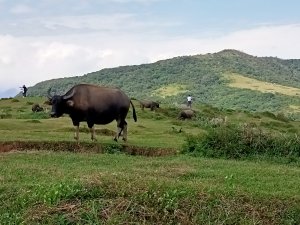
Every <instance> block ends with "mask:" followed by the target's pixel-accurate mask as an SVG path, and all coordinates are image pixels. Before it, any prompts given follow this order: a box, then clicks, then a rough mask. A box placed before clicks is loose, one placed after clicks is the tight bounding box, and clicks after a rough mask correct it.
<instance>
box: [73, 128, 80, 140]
mask: <svg viewBox="0 0 300 225" xmlns="http://www.w3.org/2000/svg"><path fill="white" fill-rule="evenodd" d="M74 139H75V140H76V141H77V142H78V141H79V125H77V126H75V134H74Z"/></svg>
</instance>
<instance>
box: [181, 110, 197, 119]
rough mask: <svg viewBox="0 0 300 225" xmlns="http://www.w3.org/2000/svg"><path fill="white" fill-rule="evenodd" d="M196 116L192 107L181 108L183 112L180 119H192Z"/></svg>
mask: <svg viewBox="0 0 300 225" xmlns="http://www.w3.org/2000/svg"><path fill="white" fill-rule="evenodd" d="M193 116H195V112H194V111H193V110H191V109H184V110H181V112H180V113H179V115H178V118H179V119H183V120H184V119H192V117H193Z"/></svg>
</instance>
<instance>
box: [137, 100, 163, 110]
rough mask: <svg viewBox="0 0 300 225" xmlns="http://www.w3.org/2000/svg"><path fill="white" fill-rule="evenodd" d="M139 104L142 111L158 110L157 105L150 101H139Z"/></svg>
mask: <svg viewBox="0 0 300 225" xmlns="http://www.w3.org/2000/svg"><path fill="white" fill-rule="evenodd" d="M139 103H140V106H141V109H142V110H144V108H150V109H151V111H153V110H155V109H156V108H159V103H157V102H154V101H151V100H140V101H139Z"/></svg>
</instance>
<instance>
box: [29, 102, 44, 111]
mask: <svg viewBox="0 0 300 225" xmlns="http://www.w3.org/2000/svg"><path fill="white" fill-rule="evenodd" d="M31 110H32V112H42V111H44V108H43V107H41V106H40V105H39V104H37V103H36V104H33V105H32V107H31Z"/></svg>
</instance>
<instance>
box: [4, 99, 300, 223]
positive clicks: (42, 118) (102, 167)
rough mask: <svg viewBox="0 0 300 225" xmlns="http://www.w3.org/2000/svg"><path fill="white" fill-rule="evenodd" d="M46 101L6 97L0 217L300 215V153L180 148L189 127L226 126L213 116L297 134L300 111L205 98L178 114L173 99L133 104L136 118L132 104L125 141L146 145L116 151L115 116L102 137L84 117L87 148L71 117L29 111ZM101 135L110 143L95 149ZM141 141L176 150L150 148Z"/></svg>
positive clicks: (264, 219) (149, 219)
mask: <svg viewBox="0 0 300 225" xmlns="http://www.w3.org/2000/svg"><path fill="white" fill-rule="evenodd" d="M43 101H44V99H42V98H26V99H23V98H20V99H18V100H13V99H7V100H0V116H2V119H0V201H1V203H2V204H0V224H299V223H300V188H299V187H300V167H299V163H297V160H296V162H295V161H293V162H290V161H288V160H280V159H279V158H278V160H265V159H264V158H260V157H256V159H253V158H252V159H250V158H249V159H247V158H246V159H244V160H233V159H210V158H203V157H193V156H190V155H183V154H180V153H179V152H180V151H181V149H182V146H183V145H184V144H186V141H187V137H188V136H190V135H192V136H194V135H197V137H199V138H201V137H203V136H205V134H206V133H207V132H208V131H209V129H211V128H213V127H215V126H219V125H216V124H213V123H211V120H212V119H213V118H225V117H226V120H227V122H226V123H232V124H245V123H247V124H252V125H253V124H256V125H257V126H260V127H261V128H262V129H263V130H266V131H272V132H273V133H276V132H283V133H285V134H294V135H298V132H299V128H298V127H299V122H297V121H286V120H285V119H286V118H284V117H282V116H280V115H273V114H269V113H260V114H249V113H247V112H235V111H222V110H218V109H214V108H211V107H209V106H203V105H202V106H200V105H199V106H195V109H196V110H197V115H198V117H197V119H194V120H191V121H180V120H178V119H177V118H176V116H177V111H176V110H174V109H172V108H167V106H163V105H162V109H160V110H159V111H157V112H151V111H148V110H145V111H144V112H142V111H141V110H140V109H139V107H138V105H137V104H135V105H136V109H137V115H138V122H137V123H134V122H133V119H132V118H131V113H129V118H128V119H127V121H128V124H129V133H128V138H129V141H128V143H127V144H126V145H128V146H131V147H134V148H137V149H140V151H137V153H138V154H139V155H135V156H133V155H129V154H125V153H123V152H122V151H113V150H114V148H118V147H119V144H116V143H114V142H113V141H112V135H111V134H112V132H113V131H114V130H115V126H116V124H115V123H111V124H109V125H106V126H97V127H96V128H97V139H98V141H97V143H94V142H92V141H91V140H90V135H89V133H88V132H85V130H86V125H84V123H82V125H81V127H82V132H81V133H80V145H81V146H84V147H85V148H84V151H81V149H80V148H79V151H76V149H74V151H73V149H72V148H73V146H76V143H75V140H73V127H72V123H71V120H70V119H69V118H68V117H63V118H59V119H51V118H48V116H47V113H38V114H37V113H32V112H31V105H32V103H39V104H42V103H43ZM43 106H44V107H49V106H46V105H43ZM168 107H169V106H168ZM15 143H17V144H16V145H14V144H15ZM120 143H122V142H121V141H120ZM99 145H100V146H102V145H103V146H104V147H105V148H109V150H110V151H106V152H104V153H102V154H100V153H98V152H96V151H94V150H93V146H99ZM16 146H17V147H16ZM18 146H19V147H18ZM20 146H21V147H20ZM53 146H54V147H53ZM56 148H57V149H56ZM65 148H68V149H65ZM89 149H90V150H91V151H89ZM143 149H148V151H153V152H156V151H160V153H162V152H163V151H168V149H172V150H174V151H170V152H169V154H165V155H167V156H163V157H147V156H145V155H146V154H144V153H145V151H142V150H143ZM53 150H54V151H53ZM66 150H68V151H66ZM1 152H2V153H1ZM107 152H113V153H114V154H108V153H107ZM150 155H151V154H150ZM152 155H155V154H152ZM157 155H164V154H157ZM288 162H289V163H288Z"/></svg>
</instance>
